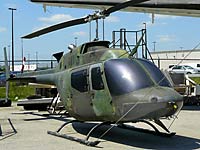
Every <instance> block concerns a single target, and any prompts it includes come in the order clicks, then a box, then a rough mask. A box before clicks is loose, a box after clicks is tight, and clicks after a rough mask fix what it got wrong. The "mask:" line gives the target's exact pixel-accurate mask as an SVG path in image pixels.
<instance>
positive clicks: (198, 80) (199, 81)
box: [190, 77, 200, 85]
mask: <svg viewBox="0 0 200 150" xmlns="http://www.w3.org/2000/svg"><path fill="white" fill-rule="evenodd" d="M190 78H191V79H192V80H193V81H194V82H195V83H197V84H198V85H200V77H190Z"/></svg>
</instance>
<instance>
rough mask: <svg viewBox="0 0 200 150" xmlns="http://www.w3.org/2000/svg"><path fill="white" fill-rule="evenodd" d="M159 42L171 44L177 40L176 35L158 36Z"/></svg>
mask: <svg viewBox="0 0 200 150" xmlns="http://www.w3.org/2000/svg"><path fill="white" fill-rule="evenodd" d="M158 38H159V42H170V41H174V40H175V36H174V35H158Z"/></svg>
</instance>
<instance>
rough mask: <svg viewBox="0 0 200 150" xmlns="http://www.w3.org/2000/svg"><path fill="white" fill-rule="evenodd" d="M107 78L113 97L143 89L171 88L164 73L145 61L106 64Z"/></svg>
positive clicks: (128, 60) (119, 60)
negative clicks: (158, 86) (154, 87)
mask: <svg viewBox="0 0 200 150" xmlns="http://www.w3.org/2000/svg"><path fill="white" fill-rule="evenodd" d="M104 69H105V76H106V80H107V84H108V88H109V90H110V93H111V95H113V96H117V95H122V94H126V93H129V92H132V91H135V90H139V89H142V88H147V87H150V86H154V85H155V84H156V83H157V84H158V85H160V86H170V83H169V81H168V80H167V79H166V78H165V76H164V75H163V73H162V72H161V71H160V70H159V69H158V68H157V67H156V66H155V65H154V64H153V63H151V62H149V61H146V60H143V59H133V60H131V59H128V58H124V59H111V60H108V61H106V62H105V64H104Z"/></svg>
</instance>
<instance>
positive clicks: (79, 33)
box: [74, 31, 87, 36]
mask: <svg viewBox="0 0 200 150" xmlns="http://www.w3.org/2000/svg"><path fill="white" fill-rule="evenodd" d="M86 35H87V33H86V32H84V31H79V32H74V36H86Z"/></svg>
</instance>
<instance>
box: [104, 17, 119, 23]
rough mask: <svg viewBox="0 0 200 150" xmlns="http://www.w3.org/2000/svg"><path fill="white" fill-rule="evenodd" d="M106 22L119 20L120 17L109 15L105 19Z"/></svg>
mask: <svg viewBox="0 0 200 150" xmlns="http://www.w3.org/2000/svg"><path fill="white" fill-rule="evenodd" d="M105 21H106V22H110V23H111V22H120V19H119V18H118V17H116V16H109V17H107V18H106V19H105Z"/></svg>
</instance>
